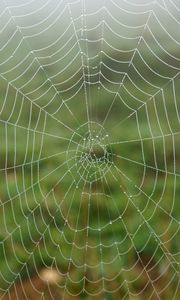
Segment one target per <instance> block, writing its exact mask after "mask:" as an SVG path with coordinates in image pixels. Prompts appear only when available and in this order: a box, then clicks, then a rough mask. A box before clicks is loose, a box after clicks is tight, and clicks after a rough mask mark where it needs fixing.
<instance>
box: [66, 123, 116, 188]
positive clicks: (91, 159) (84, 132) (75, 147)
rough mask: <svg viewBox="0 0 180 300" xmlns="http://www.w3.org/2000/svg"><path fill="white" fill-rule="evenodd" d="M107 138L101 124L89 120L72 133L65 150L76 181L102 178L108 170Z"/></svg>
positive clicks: (91, 180)
mask: <svg viewBox="0 0 180 300" xmlns="http://www.w3.org/2000/svg"><path fill="white" fill-rule="evenodd" d="M108 143H109V138H108V134H107V133H106V131H105V129H104V128H103V126H102V125H100V124H99V123H96V122H89V123H85V124H83V125H81V126H80V127H79V128H78V129H77V130H76V131H75V132H74V133H73V135H72V138H71V140H70V143H69V145H68V150H67V164H68V168H69V170H70V172H71V175H72V176H73V178H74V179H75V181H76V183H79V182H81V181H82V180H83V181H85V182H94V181H97V180H100V179H101V180H103V177H104V176H105V175H106V173H107V172H108V171H109V170H110V166H111V150H110V149H109V147H108Z"/></svg>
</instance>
